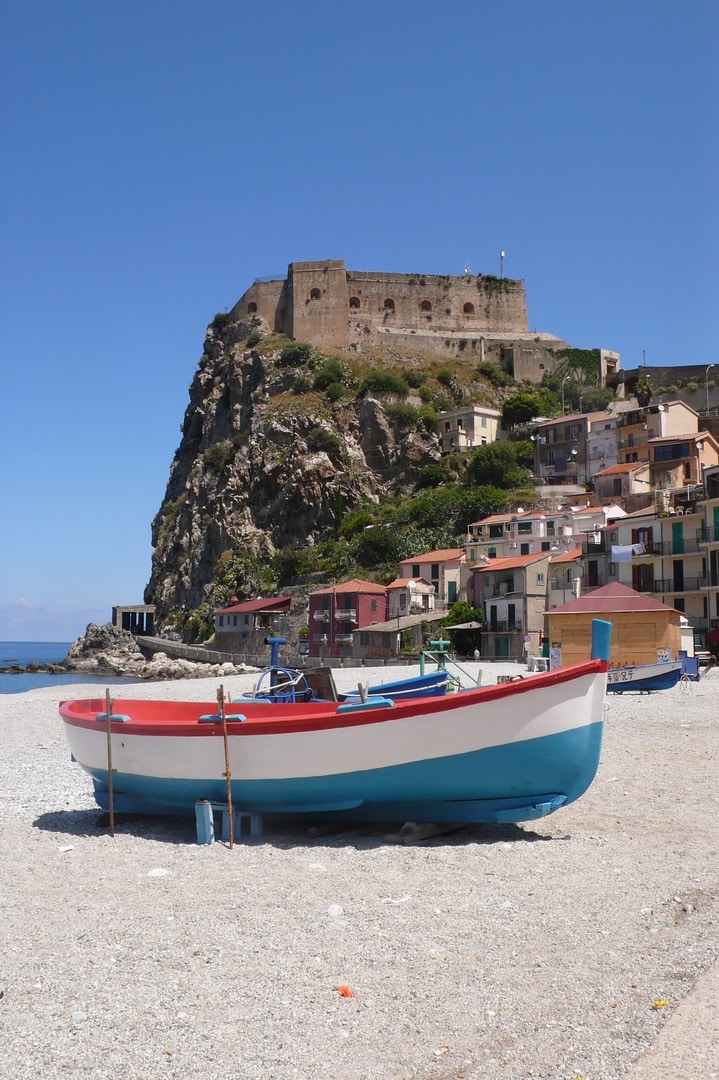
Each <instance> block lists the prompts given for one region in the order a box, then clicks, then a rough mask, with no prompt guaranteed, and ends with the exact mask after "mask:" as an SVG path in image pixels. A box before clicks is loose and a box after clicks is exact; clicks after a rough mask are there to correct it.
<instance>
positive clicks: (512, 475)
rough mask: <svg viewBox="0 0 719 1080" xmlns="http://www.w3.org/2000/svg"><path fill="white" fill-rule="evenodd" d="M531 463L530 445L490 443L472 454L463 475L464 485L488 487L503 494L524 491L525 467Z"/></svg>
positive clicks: (526, 478) (526, 476) (523, 443)
mask: <svg viewBox="0 0 719 1080" xmlns="http://www.w3.org/2000/svg"><path fill="white" fill-rule="evenodd" d="M531 460H532V444H531V443H527V442H493V443H488V444H487V445H486V446H480V447H479V448H478V449H477V450H475V451H474V453H473V454H472V456H471V458H470V459H469V464H468V465H467V469H466V472H465V474H464V483H465V484H466V485H470V484H474V485H477V486H484V485H491V486H492V487H495V488H501V489H504V490H505V491H506V490H508V489H509V488H516V487H523V486H525V485H526V484H527V483H528V482H529V477H530V470H529V468H528V463H529V462H530V461H531Z"/></svg>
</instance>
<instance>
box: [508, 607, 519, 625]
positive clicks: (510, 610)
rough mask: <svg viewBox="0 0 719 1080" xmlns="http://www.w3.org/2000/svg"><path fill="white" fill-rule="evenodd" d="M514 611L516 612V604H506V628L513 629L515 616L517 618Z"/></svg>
mask: <svg viewBox="0 0 719 1080" xmlns="http://www.w3.org/2000/svg"><path fill="white" fill-rule="evenodd" d="M516 612H517V605H516V604H507V629H508V630H513V629H514V624H515V622H516V618H517V616H516Z"/></svg>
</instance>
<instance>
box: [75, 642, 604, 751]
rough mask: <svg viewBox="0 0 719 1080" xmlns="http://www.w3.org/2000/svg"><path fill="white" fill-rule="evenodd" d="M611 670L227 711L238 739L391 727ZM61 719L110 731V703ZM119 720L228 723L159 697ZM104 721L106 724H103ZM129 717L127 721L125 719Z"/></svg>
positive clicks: (199, 729)
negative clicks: (348, 705)
mask: <svg viewBox="0 0 719 1080" xmlns="http://www.w3.org/2000/svg"><path fill="white" fill-rule="evenodd" d="M608 668H609V665H608V664H607V663H606V662H605V661H603V660H588V661H586V662H584V663H581V664H573V665H571V666H569V667H566V668H558V669H556V670H555V671H548V672H540V673H537V674H533V675H530V676H528V677H526V678H525V677H524V676H519V677H517V678H515V679H512V680H511V681H509V682H506V683H497V684H492V685H489V686H480V687H472V688H470V689H467V690H462V691H459V692H458V693H450V694H447V695H446V696H443V697H442V696H440V697H438V696H436V695H434V696H427V697H417V698H412V699H407V700H406V701H397V702H396V703H395V704H394V705H392V706H391V707H385V708H377V709H373V708H367V709H357V710H353V711H348V712H343V711H339V710H340V706H341V705H342V702H327V703H323V702H307V703H299V704H282V703H276V704H275V703H267V702H257V703H255V702H236V703H234V702H229V703H228V705H227V707H226V724H227V730H228V733H230V734H232V735H233V736H249V735H274V734H277V735H280V734H287V733H291V732H297V733H300V732H306V731H323V730H332V729H333V728H348V727H362V726H368V725H371V724H381V723H391V722H393V721H397V720H402V719H405V718H410V717H414V716H418V715H429V714H438V715H439V714H445V713H450V714H451V713H452V712H453V711H454V710H456V709H459V708H466V707H468V706H472V705H474V704H478V705H484V704H485V703H488V702H491V701H495V700H499V699H502V698H505V697H516V696H521V695H523V694H526V693H533V692H536V691H538V690H544V689H549V688H551V687H554V686H558V685H561V684H563V683H569V682H573V681H575V680H577V679H580V678H582V677H584V676H588V675H595V674H600V673H602V672H607V671H608ZM138 706H139V707H140V710H141V712H142V713H143V714H152V711H153V710H155V712H156V713H157V711H158V709H159V710H166V709H168V707H169V709H170V710H171V715H168V716H158V715H155V716H154V717H152V718H151V719H147V720H145V719H140V720H136V719H134V718H133V717H132V711H133V709H135V710H136V709H137V707H138ZM59 710H60V715H61V717H62V720H63V721H64V723H66V724H68V725H69V726H72V727H78V728H85V729H88V730H92V731H97V732H105V731H106V730H107V723H106V722H104V717H105V714H106V703H105V699H103V698H76V699H69V700H66V701H61V702H60V706H59ZM180 710H182V713H183V714H187V713H188V711H190V710H197V711H196V712H195V713H194V715H191V716H187V715H183V716H182V717H180V718H178V716H177V713H178V711H180ZM208 714H210V715H213V716H217V717H218V719H217V722H214V723H213V722H212V721H207V720H202V719H201V718H202V717H207V716H208ZM112 715H113V716H118V717H123V719H117V720H113V719H111V721H110V729H111V731H112V732H113V734H118V735H119V734H125V735H132V736H165V737H167V736H168V735H171V736H175V737H188V738H198V737H199V738H215V737H217V735H218V734H221V733H222V724H221V723H220V722H219V715H218V714H217V704H216V703H212V702H208V701H202V702H195V701H184V700H177V701H167V700H166V699H153V698H134V699H133V698H117V699H116V700H114V701H113V714H112ZM236 715H242V716H244V717H246V719H244V720H234V719H232V717H233V716H236ZM98 717H100V718H101V719H100V720H98ZM125 718H127V719H125Z"/></svg>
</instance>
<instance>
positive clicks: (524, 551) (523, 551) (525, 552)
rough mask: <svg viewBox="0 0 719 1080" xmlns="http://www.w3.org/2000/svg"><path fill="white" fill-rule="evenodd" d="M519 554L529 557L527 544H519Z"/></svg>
mask: <svg viewBox="0 0 719 1080" xmlns="http://www.w3.org/2000/svg"><path fill="white" fill-rule="evenodd" d="M519 554H520V555H529V544H520V545H519Z"/></svg>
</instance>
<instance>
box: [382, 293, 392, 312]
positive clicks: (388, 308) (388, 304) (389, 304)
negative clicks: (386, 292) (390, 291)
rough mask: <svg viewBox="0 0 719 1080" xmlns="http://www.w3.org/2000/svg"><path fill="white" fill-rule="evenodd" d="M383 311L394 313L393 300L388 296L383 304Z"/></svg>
mask: <svg viewBox="0 0 719 1080" xmlns="http://www.w3.org/2000/svg"><path fill="white" fill-rule="evenodd" d="M384 309H385V311H394V300H392V298H391V297H389V296H388V297H387V299H386V300H385V302H384Z"/></svg>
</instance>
